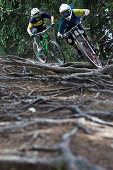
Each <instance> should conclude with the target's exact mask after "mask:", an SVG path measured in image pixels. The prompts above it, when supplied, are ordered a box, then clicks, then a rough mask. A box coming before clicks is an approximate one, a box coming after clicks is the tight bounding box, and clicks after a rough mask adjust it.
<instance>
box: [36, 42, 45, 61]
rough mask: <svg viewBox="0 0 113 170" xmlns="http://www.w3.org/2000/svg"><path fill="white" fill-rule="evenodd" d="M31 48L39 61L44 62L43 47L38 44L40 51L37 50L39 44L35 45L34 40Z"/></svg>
mask: <svg viewBox="0 0 113 170" xmlns="http://www.w3.org/2000/svg"><path fill="white" fill-rule="evenodd" d="M33 50H34V53H35V56H36V58H37V59H38V61H39V62H40V63H46V62H47V56H46V52H45V49H44V47H42V46H40V51H39V46H38V45H37V43H36V42H33Z"/></svg>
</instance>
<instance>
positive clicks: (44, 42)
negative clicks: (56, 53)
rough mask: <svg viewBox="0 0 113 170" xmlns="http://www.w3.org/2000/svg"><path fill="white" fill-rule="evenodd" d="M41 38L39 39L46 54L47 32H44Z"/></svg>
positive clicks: (47, 50)
mask: <svg viewBox="0 0 113 170" xmlns="http://www.w3.org/2000/svg"><path fill="white" fill-rule="evenodd" d="M42 38H43V40H41V41H40V44H41V45H42V46H43V47H44V48H45V51H46V54H48V53H49V49H48V39H47V38H48V34H47V33H44V35H42Z"/></svg>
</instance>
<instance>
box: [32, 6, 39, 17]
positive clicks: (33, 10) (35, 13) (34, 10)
mask: <svg viewBox="0 0 113 170" xmlns="http://www.w3.org/2000/svg"><path fill="white" fill-rule="evenodd" d="M39 15H40V11H39V9H38V8H33V9H32V10H31V17H35V16H39Z"/></svg>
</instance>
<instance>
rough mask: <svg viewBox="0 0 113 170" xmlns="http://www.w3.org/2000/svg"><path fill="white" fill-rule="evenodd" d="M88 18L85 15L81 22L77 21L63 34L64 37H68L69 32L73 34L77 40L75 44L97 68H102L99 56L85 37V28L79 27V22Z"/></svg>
mask: <svg viewBox="0 0 113 170" xmlns="http://www.w3.org/2000/svg"><path fill="white" fill-rule="evenodd" d="M85 19H86V15H83V16H82V17H81V19H80V20H79V23H77V24H76V25H75V26H74V27H72V28H71V29H70V30H69V31H67V32H66V33H64V34H63V35H62V38H67V37H68V36H69V34H71V35H72V36H73V38H74V40H75V44H76V46H77V48H78V49H79V50H80V52H81V53H82V55H83V56H84V57H85V58H86V59H87V60H88V61H89V62H90V63H91V64H93V65H94V66H96V67H97V68H102V64H101V61H100V60H99V57H98V56H97V54H96V53H95V51H94V50H93V48H92V46H91V45H90V44H89V42H88V41H87V40H86V38H85V37H84V35H83V34H84V30H83V29H79V24H81V23H82V21H83V20H85Z"/></svg>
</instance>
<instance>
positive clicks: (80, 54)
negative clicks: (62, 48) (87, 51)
mask: <svg viewBox="0 0 113 170" xmlns="http://www.w3.org/2000/svg"><path fill="white" fill-rule="evenodd" d="M67 43H68V44H70V45H72V46H73V48H74V49H76V51H77V53H78V56H80V57H81V56H82V53H81V52H80V50H79V49H78V47H77V45H76V43H75V41H74V38H73V36H72V35H71V34H70V35H69V36H68V37H67Z"/></svg>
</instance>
